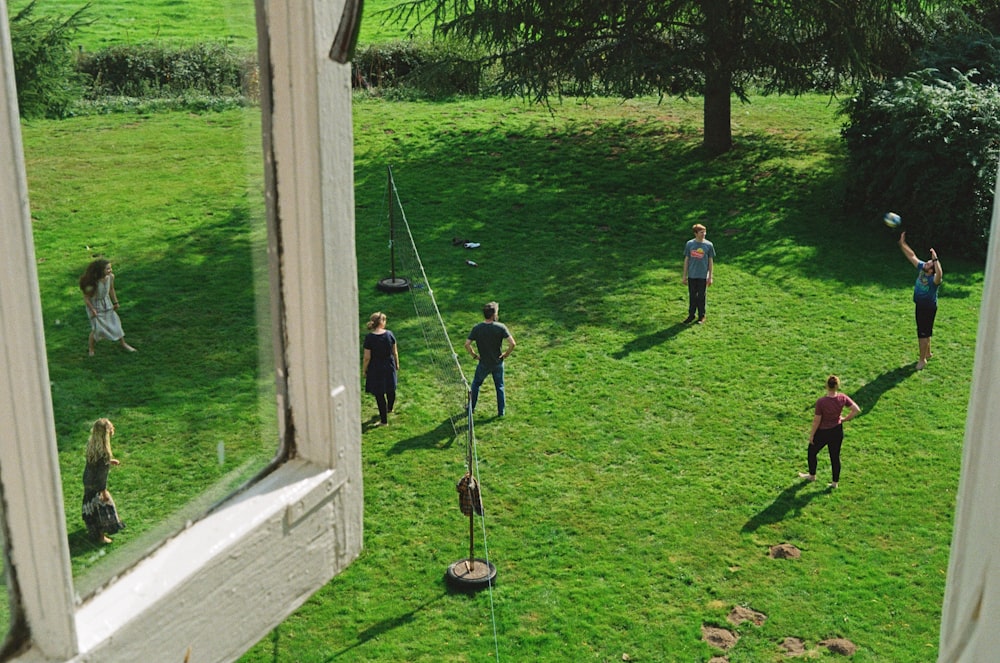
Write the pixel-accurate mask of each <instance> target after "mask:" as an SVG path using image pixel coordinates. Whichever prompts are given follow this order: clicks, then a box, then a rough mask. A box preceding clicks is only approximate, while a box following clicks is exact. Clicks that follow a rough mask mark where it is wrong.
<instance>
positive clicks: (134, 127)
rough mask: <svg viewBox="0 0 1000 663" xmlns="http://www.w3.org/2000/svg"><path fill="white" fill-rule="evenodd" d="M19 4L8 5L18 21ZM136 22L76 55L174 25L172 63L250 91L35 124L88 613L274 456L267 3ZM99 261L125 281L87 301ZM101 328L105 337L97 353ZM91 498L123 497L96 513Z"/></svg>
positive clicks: (145, 15) (106, 108)
mask: <svg viewBox="0 0 1000 663" xmlns="http://www.w3.org/2000/svg"><path fill="white" fill-rule="evenodd" d="M19 7H20V5H19V3H12V10H13V11H16V10H17V9H18V8H19ZM120 7H121V9H120V11H122V12H133V14H131V15H129V16H118V15H116V14H114V13H113V12H111V13H108V12H109V11H110V10H108V11H101V12H99V15H95V16H94V17H93V18H95V19H96V21H95V23H94V25H93V26H87V27H86V28H84V29H82V30H81V32H80V35H79V41H80V42H81V45H80V46H79V57H81V58H86V57H89V56H92V55H94V54H96V53H100V52H101V49H102V48H106V47H107V46H110V45H115V44H123V43H129V44H133V47H136V46H139V47H141V46H142V44H144V43H146V44H150V43H153V37H154V33H153V32H150V34H149V35H148V38H149V41H146V40H145V39H144V35H145V33H144V32H143V28H142V25H144V24H147V23H146V22H151V21H152V22H156V21H158V22H159V24H160V25H169V26H170V35H171V38H170V39H169V40H167V39H159V41H157V42H156V43H155V46H156V48H159V49H161V50H165V51H171V50H172V49H183V48H188V47H197V48H201V49H203V51H204V53H205V54H207V55H205V57H216V58H219V59H220V61H222V60H226V61H230V60H232V61H234V62H236V63H237V67H238V70H239V79H238V80H237V81H236V82H235V83H234V84H232V85H230V86H228V87H227V88H226V89H222V90H216V91H215V92H211V93H209V92H205V91H203V90H198V89H195V88H193V87H192V88H191V89H190V90H186V91H185V90H181V91H178V90H176V89H166V88H164V89H163V90H160V91H158V92H157V93H147V94H145V95H143V96H140V97H136V98H135V99H133V100H131V101H129V100H123V99H121V98H117V99H116V98H111V97H101V98H96V99H92V100H90V101H87V102H85V104H84V105H83V106H82V107H81V108H80V112H79V113H78V114H76V115H75V116H74V117H70V118H68V119H61V120H45V119H35V120H32V121H30V122H22V136H23V142H24V151H25V160H26V168H27V175H28V188H29V197H30V204H31V214H32V223H33V229H34V245H35V254H36V259H37V268H38V278H39V287H40V292H41V299H42V312H43V317H44V322H45V339H46V351H47V355H48V365H49V376H50V379H51V387H52V400H53V410H54V416H55V425H56V434H57V440H58V447H59V456H60V468H61V475H62V489H63V499H64V509H65V514H66V524H67V532H68V534H69V546H70V556H71V562H72V569H73V575H74V584H75V587H76V592H77V594H78V596H81V597H82V596H86V595H87V594H89V593H90V592H92V591H93V590H94V589H95V588H96V587H98V586H100V585H101V584H103V583H104V582H106V581H107V580H108V579H110V578H111V577H112V576H113V575H115V574H116V573H118V572H119V571H121V570H122V569H124V568H126V567H128V566H130V565H131V564H133V563H134V562H135V561H136V560H138V559H139V558H140V557H141V556H142V555H144V554H145V553H147V552H148V551H149V550H151V549H152V548H155V547H156V546H157V545H159V543H160V542H161V541H163V540H164V539H165V538H166V537H168V536H170V535H171V534H173V533H175V532H176V531H178V530H179V529H180V528H182V527H184V525H185V523H186V522H188V521H190V520H192V519H194V518H196V517H198V516H199V515H201V514H203V513H205V512H206V511H207V510H208V509H209V508H211V506H212V505H213V504H214V503H216V502H217V501H219V500H221V499H222V498H224V497H225V496H226V495H228V494H230V493H231V492H232V491H234V490H235V489H237V488H238V487H239V486H241V485H243V484H245V483H246V482H247V481H248V480H249V479H251V478H252V477H253V476H255V475H256V474H258V473H260V472H261V471H263V470H264V469H265V468H266V467H267V465H268V463H269V462H270V461H271V460H272V459H274V458H275V456H276V455H277V453H278V433H277V424H276V405H275V396H274V390H273V385H274V371H273V365H272V347H273V346H272V343H271V339H270V338H269V337H268V334H269V332H270V329H271V324H270V321H269V320H268V316H269V303H268V299H267V292H268V285H267V265H266V258H265V250H266V229H265V211H264V203H263V194H262V189H263V171H262V158H261V138H260V108H259V105H258V103H257V102H258V100H257V99H256V98H254V95H255V92H256V90H255V85H254V71H255V70H254V67H253V61H254V59H255V54H256V44H255V43H254V38H253V36H252V35H253V34H254V7H253V2H252V1H249V0H247V1H246V2H235V1H233V0H228V1H227V0H210V1H207V2H204V3H199V12H196V13H192V15H191V16H186V15H178V14H171V15H169V16H166V15H164V16H159V17H158V16H156V15H155V14H154V13H152V12H151V11H150V10H149V7H150V5H142V4H141V3H139V4H122V5H120ZM37 11H38V12H41V11H42V8H41V6H39V8H38V10H37ZM47 11H52V12H55V13H57V12H58V10H57V9H48V10H47ZM115 11H119V10H115ZM12 13H13V12H12ZM209 15H212V16H216V17H218V19H217V20H213V19H206V17H207V16H209ZM186 20H190V24H189V25H183V22H184V21H186ZM116 26H118V27H116ZM199 30H202V31H207V32H205V34H204V36H202V35H201V34H200V33H199V32H198V31H199ZM191 35H194V36H191ZM161 37H162V34H161ZM151 48H152V47H151ZM138 52H140V53H142V52H144V51H142V50H141V48H140V49H139V51H138ZM177 57H181V56H177ZM161 66H166V65H161ZM191 78H192V80H194V79H195V78H196V76H194V75H192V77H191ZM147 92H148V91H147ZM97 260H106V261H108V262H109V263H110V272H109V273H110V275H111V278H113V281H111V280H110V279H108V278H107V277H102V278H101V279H85V281H84V283H85V285H87V286H88V288H93V289H92V290H90V293H91V295H92V296H91V297H90V298H89V302H88V301H87V300H85V297H84V293H83V292H82V290H81V287H80V279H81V276H82V275H83V274H84V273H85V271H86V270H87V268H88V266H89V265H90V264H92V263H93V262H94V261H97ZM104 273H106V272H102V274H104ZM100 281H103V282H104V283H109V282H111V283H113V288H114V289H113V291H112V290H110V289H105V287H104V286H103V285H101V283H100ZM116 301H117V306H115V302H116ZM94 308H96V309H100V311H99V316H98V317H99V318H100V323H95V324H96V327H92V324H91V318H92V317H95V316H94V314H93V310H92V309H94ZM118 323H120V329H119V328H118V327H117V325H118ZM93 328H96V329H98V330H101V331H98V332H97V340H96V341H95V342H94V344H93V354H91V353H90V350H91V346H90V343H89V335H90V333H91V330H92V329H93ZM105 329H108V330H109V331H108V332H105V331H103V330H105ZM121 333H124V336H123V337H121V338H116V337H117V336H118V335H119V334H121ZM102 335H105V336H110V338H101V336H102ZM132 349H134V351H132ZM102 418H106V419H108V420H109V421H110V422H111V423H112V425H113V427H114V435H113V437H111V439H110V446H111V452H112V457H113V458H114V460H115V461H117V464H111V465H109V466H107V467H106V468H105V469H104V474H106V479H105V477H104V475H102V472H101V471H100V470H99V468H98V467H97V465H99V464H100V463H98V464H97V465H95V466H93V467H92V468H91V471H90V472H88V473H87V474H88V477H87V483H88V487H89V488H90V489H91V490H90V492H89V493H88V492H87V491H86V490H85V479H84V475H85V468H86V467H87V465H88V463H87V445H88V439H89V438H90V435H91V431H92V427H93V426H94V423H95V421H97V420H98V419H102ZM95 474H96V482H97V483H96V484H95V483H94V482H95ZM95 485H100V486H106V489H107V494H101V495H100V496H99V497H98V498H96V500H97V501H94V500H95V498H94V495H95V494H96V493H95V491H94V486H95ZM106 495H110V496H111V499H113V501H114V503H115V505H116V507H117V515H118V518H119V519H120V520H121V522H122V523H123V524H124V526H125V527H124V529H121V530H120V531H114V530H115V529H117V525H115V524H114V517H113V516H109V515H107V513H106V512H107V511H108V509H107V508H106V506H107V505H108V501H107V498H106ZM88 496H89V497H90V498H91V499H90V500H89V502H88V504H89V506H88V507H86V509H87V512H88V514H90V520H89V524H88V523H85V521H84V518H83V511H84V508H85V507H84V502H85V500H86V498H87V497H88ZM98 511H100V512H101V515H100V517H98V516H96V515H94V514H96V513H97V512H98ZM95 523H97V524H96V525H95ZM102 523H103V524H102ZM105 536H106V537H107V538H108V539H111V542H110V543H108V542H105V539H104V537H105Z"/></svg>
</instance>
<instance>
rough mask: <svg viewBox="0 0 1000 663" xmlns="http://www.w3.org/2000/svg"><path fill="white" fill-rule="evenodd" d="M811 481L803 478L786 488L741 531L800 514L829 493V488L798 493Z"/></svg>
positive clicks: (754, 530) (755, 529) (754, 528)
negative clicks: (817, 499) (811, 503)
mask: <svg viewBox="0 0 1000 663" xmlns="http://www.w3.org/2000/svg"><path fill="white" fill-rule="evenodd" d="M811 483H813V482H812V481H805V480H801V481H798V482H796V483H794V484H792V485H791V486H789V487H788V488H785V489H784V490H783V491H781V493H780V494H779V495H778V497H776V498H775V500H774V501H773V502H772V503H771V505H770V506H768V507H767V508H766V509H764V510H763V511H761V512H760V513H758V514H757V515H755V516H754V517H753V518H751V519H750V520H748V521H747V522H746V524H745V525H743V528H742V529H741V530H740V531H741V532H744V533H748V532H756V531H757V530H758V529H760V527H761V526H763V525H773V524H774V523H780V522H781V521H782V520H785V519H786V518H788V517H790V516H791V517H795V516H798V515H799V514H800V513H801V512H802V509H804V508H805V506H806V505H807V504H809V502H811V501H812V500H814V499H815V498H816V497H819V496H820V495H827V494H829V492H830V491H829V490H825V491H815V490H814V491H810V492H808V493H806V494H804V495H799V494H798V492H799V491H800V490H802V489H803V488H805V487H806V486H808V485H809V484H811Z"/></svg>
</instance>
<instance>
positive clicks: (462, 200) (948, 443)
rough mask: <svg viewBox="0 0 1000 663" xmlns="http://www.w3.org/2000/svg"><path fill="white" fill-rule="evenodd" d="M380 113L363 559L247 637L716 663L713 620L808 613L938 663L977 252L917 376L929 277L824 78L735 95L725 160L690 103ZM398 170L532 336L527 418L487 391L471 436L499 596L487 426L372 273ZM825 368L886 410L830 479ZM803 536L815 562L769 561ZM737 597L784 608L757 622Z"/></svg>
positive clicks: (446, 272) (954, 265)
mask: <svg viewBox="0 0 1000 663" xmlns="http://www.w3.org/2000/svg"><path fill="white" fill-rule="evenodd" d="M355 118H356V122H355V128H356V164H357V167H356V172H357V227H358V238H359V239H358V255H359V280H360V287H361V310H360V311H359V321H360V320H363V319H366V318H367V316H368V314H369V313H370V312H372V311H374V310H382V311H385V312H386V313H387V315H388V317H389V328H390V329H392V330H393V331H394V332H395V333H396V335H397V337H398V338H399V341H400V345H401V354H402V371H401V387H400V402H399V405H398V407H397V410H398V413H397V414H396V416H395V418H394V419H393V420H392V421H391V425H390V426H388V427H386V428H379V429H374V430H368V431H366V432H365V434H364V463H365V489H366V490H365V494H366V538H365V552H364V554H363V556H362V558H361V559H360V560H359V561H358V562H357V563H355V564H354V565H353V566H352V567H351V568H349V569H348V570H347V571H346V572H345V573H344V574H342V575H341V576H339V577H338V578H336V579H335V580H334V581H333V582H331V583H330V584H329V586H327V587H326V588H324V589H323V590H321V591H320V592H319V593H317V594H316V595H315V596H314V597H313V598H312V599H310V601H309V602H308V603H307V604H306V606H305V607H303V608H302V609H301V610H299V611H298V612H296V613H295V614H294V615H293V616H292V617H290V618H289V619H288V620H287V621H286V622H285V623H284V624H283V625H282V626H280V627H279V628H278V629H276V630H275V631H274V633H272V635H271V636H270V637H269V638H267V639H265V641H263V642H261V643H260V644H259V645H258V646H257V647H256V648H254V649H253V650H251V651H250V652H249V653H248V654H247V655H246V656H245V657H244V659H243V660H244V661H289V662H291V661H370V660H379V661H401V660H406V661H441V660H448V661H480V660H487V659H490V658H492V657H494V656H496V654H497V653H498V654H499V658H500V660H509V661H522V660H540V661H577V660H599V661H613V660H615V661H616V660H623V655H626V654H627V655H628V657H629V658H630V659H631V660H633V661H706V660H708V659H709V658H710V657H711V656H712V655H713V653H714V654H720V653H721V652H720V651H719V650H715V649H713V648H712V647H710V646H708V645H707V644H705V643H704V642H702V635H701V629H702V627H703V626H704V625H714V626H723V627H728V628H730V629H731V630H733V631H735V632H737V633H738V634H739V635H740V636H741V639H740V640H739V642H738V644H737V645H736V646H735V647H734V648H733V649H732V650H731V651H730V652H729V653H728V656H729V660H730V661H733V662H735V661H746V662H750V661H753V662H759V661H765V660H778V658H779V651H780V650H779V644H780V643H781V642H782V640H783V639H784V638H786V637H797V638H801V639H802V640H803V641H804V643H805V646H806V647H807V648H808V649H811V650H815V649H816V648H817V647H818V642H819V641H821V640H824V639H828V638H833V637H844V638H848V639H850V640H852V641H853V642H854V643H855V644H856V645H857V646H858V647H859V651H858V653H857V654H856V655H855V656H854V657H853V659H852V660H855V661H895V662H905V661H913V662H919V661H927V660H933V658H934V657H935V654H936V646H937V640H938V627H939V616H940V609H941V600H942V596H943V588H944V580H945V573H946V567H947V560H948V545H949V540H950V535H951V519H952V511H953V508H954V500H955V493H956V488H957V481H958V470H959V458H960V454H961V445H962V436H963V426H964V420H965V411H966V404H967V400H968V387H967V385H968V384H969V378H970V375H971V366H972V356H973V351H974V344H975V330H976V323H977V316H978V308H979V302H980V294H981V287H982V270H981V267H980V266H977V265H970V264H964V263H960V262H956V261H949V262H945V263H944V264H945V269H946V277H945V278H946V285H945V286H944V288H943V290H942V300H941V313H940V315H939V318H938V327H937V332H938V333H937V336H936V339H935V349H936V357H935V359H934V360H933V361H932V364H931V366H930V367H929V368H928V369H927V370H926V371H924V372H921V373H916V372H914V371H913V364H914V361H915V359H916V340H915V338H914V332H913V322H912V315H913V313H912V303H911V301H910V296H911V292H912V282H913V278H914V272H913V269H912V268H911V267H910V266H909V264H908V263H907V261H906V260H905V258H904V257H903V256H902V254H901V253H900V252H899V249H898V247H897V246H896V244H895V239H896V238H895V236H894V234H893V233H891V232H890V231H888V230H887V229H886V228H884V227H883V226H882V225H881V222H880V217H881V213H882V210H872V214H871V215H870V217H869V218H845V217H844V216H843V215H842V214H841V213H840V212H839V211H838V210H839V209H840V208H841V189H840V181H841V173H842V168H843V165H844V161H843V153H842V147H841V145H840V143H839V140H838V125H837V122H836V119H835V117H834V114H833V112H832V108H831V107H829V106H828V105H827V103H826V100H825V99H823V98H819V97H806V98H803V99H800V100H789V99H783V100H776V99H757V100H755V102H754V104H753V105H751V106H748V107H737V113H736V114H735V116H734V126H735V129H736V132H737V141H736V142H737V149H736V150H735V151H734V152H733V153H731V154H728V155H726V156H724V157H721V158H719V159H715V160H707V159H705V158H704V155H703V153H702V152H701V149H700V147H699V142H700V136H699V133H698V126H699V122H700V108H699V107H698V106H697V105H688V104H684V103H681V102H668V103H665V104H662V105H657V104H655V103H652V102H647V101H640V102H633V103H627V104H620V103H616V102H610V101H605V102H597V103H595V104H593V105H589V104H582V103H577V102H569V103H566V104H564V105H561V106H559V107H558V108H557V110H556V114H555V115H554V116H553V115H550V114H548V113H547V112H546V111H544V110H542V109H538V108H534V107H528V106H524V105H520V104H518V103H516V102H499V101H474V102H464V103H455V104H441V105H435V104H388V103H382V102H378V101H370V100H359V101H358V103H356V105H355ZM386 165H391V166H392V168H393V171H394V174H395V177H396V181H397V185H398V186H399V187H400V197H401V199H402V201H403V204H404V206H405V209H406V214H407V218H408V220H409V223H410V224H411V226H412V228H413V232H414V234H415V238H416V242H417V244H418V248H419V250H420V252H421V258H422V261H423V264H424V267H425V268H426V271H427V274H428V278H429V280H430V283H431V286H432V287H433V288H434V292H435V296H436V299H437V302H438V304H439V306H440V309H441V312H442V315H443V318H444V321H445V324H446V325H447V331H448V333H449V335H450V337H451V338H452V340H453V342H454V343H455V344H456V345H459V344H460V343H461V342H462V340H463V339H464V338H465V334H466V333H467V331H468V329H469V328H471V326H472V325H473V324H474V323H475V322H477V321H478V320H479V318H480V314H479V310H480V307H481V305H482V303H483V302H484V301H488V300H489V299H494V298H495V299H497V300H499V301H500V302H501V319H502V320H504V321H505V322H506V323H507V324H508V325H510V328H511V330H512V332H513V333H514V335H515V337H516V338H517V340H518V349H517V351H516V352H515V354H514V355H513V357H512V358H511V360H510V362H509V365H508V369H507V380H508V417H507V418H505V419H504V420H495V419H492V418H491V417H490V411H491V408H492V406H493V403H494V401H493V394H492V389H491V388H490V386H489V383H487V385H486V388H485V389H484V392H483V395H482V398H481V407H480V414H481V416H482V420H481V421H480V422H479V424H478V426H477V429H476V431H477V435H476V437H477V457H478V464H479V470H480V478H481V479H482V482H483V490H484V499H485V503H486V511H487V516H486V518H485V531H486V539H487V540H486V543H487V545H488V549H489V554H490V558H491V560H492V561H493V562H494V563H495V564H496V566H497V568H498V580H499V582H498V585H497V587H496V588H495V591H494V592H493V593H492V595H491V594H488V593H482V594H479V595H477V596H474V597H466V596H457V595H452V594H449V593H448V592H447V591H446V589H445V586H444V583H443V580H442V576H443V573H444V571H445V570H446V569H447V567H448V565H449V564H450V563H451V562H453V561H456V560H458V559H461V558H462V557H463V556H464V555H465V554H466V553H467V546H468V536H467V531H466V529H467V526H466V520H465V519H464V518H463V517H462V516H461V514H460V512H459V510H458V508H457V504H456V499H457V493H456V492H455V488H454V485H455V482H456V481H457V480H458V479H459V478H460V477H461V475H462V472H463V469H464V461H465V455H464V454H465V444H464V440H463V439H462V438H461V437H459V438H455V436H454V435H453V434H452V430H451V427H450V425H448V424H447V417H448V415H450V414H453V412H452V411H449V410H448V409H447V408H441V407H439V406H438V405H437V402H438V399H437V394H438V392H440V391H442V390H443V387H442V386H441V385H440V384H438V383H436V382H435V381H434V378H433V376H434V375H435V374H434V372H433V371H432V370H431V369H430V367H429V361H428V360H427V358H426V357H427V355H428V354H432V353H438V359H439V360H440V359H442V357H441V356H440V351H439V350H437V349H436V348H428V347H427V346H426V344H425V343H424V341H423V338H424V336H423V333H422V331H421V329H420V323H418V321H417V320H415V319H414V314H413V304H412V302H411V300H410V298H409V297H407V296H406V295H385V294H381V293H379V292H377V291H376V290H375V288H374V285H375V283H376V282H377V281H378V279H380V278H382V277H385V276H387V275H388V271H389V256H388V252H387V250H386V238H387V234H388V228H387V223H386V221H385V219H384V214H385V205H384V203H383V202H382V200H383V196H384V195H385V167H386ZM696 221H702V222H704V223H706V225H708V227H709V235H708V236H709V238H710V239H712V240H714V241H715V243H716V247H717V250H718V254H719V258H718V263H717V268H716V283H715V285H713V286H712V287H711V288H710V290H709V313H708V322H707V324H706V325H704V326H692V327H685V326H682V325H681V324H680V320H681V319H682V318H683V317H684V315H685V314H686V289H685V288H684V287H683V286H682V285H681V283H680V266H681V249H682V247H683V243H684V241H685V240H686V239H688V238H689V237H690V230H689V229H690V226H691V224H692V223H694V222H696ZM456 236H460V237H463V238H467V239H471V240H473V241H477V242H480V243H481V244H482V246H481V247H480V248H479V249H476V250H475V252H470V251H467V250H464V249H461V248H456V247H453V246H452V245H451V239H452V238H453V237H456ZM909 239H911V240H912V241H913V242H914V244H915V248H917V250H918V251H919V252H920V253H921V254H926V251H927V249H928V247H929V245H930V244H929V242H931V241H932V239H933V238H927V237H910V238H909ZM470 257H472V258H474V259H475V261H476V262H478V264H479V265H480V267H479V268H478V269H473V268H470V267H468V266H467V265H466V264H465V260H466V259H467V258H470ZM942 260H943V261H944V260H945V257H944V256H942ZM459 350H460V348H459ZM459 357H462V363H463V366H464V371H465V374H466V375H467V376H469V377H470V378H471V374H472V370H473V365H472V363H471V362H470V361H469V360H467V359H465V355H464V354H463V353H462V352H461V351H459ZM830 373H836V374H838V375H840V376H841V377H842V378H843V380H844V387H845V391H846V392H847V393H849V394H851V395H852V396H853V397H854V398H855V399H856V400H857V401H858V403H859V404H860V405H861V406H862V408H863V410H864V414H863V416H862V417H860V418H859V419H857V420H856V421H855V422H852V423H851V424H848V425H847V438H846V443H845V447H844V471H843V476H842V480H841V488H840V489H839V490H837V491H836V492H828V491H827V490H826V489H825V485H826V483H827V481H828V480H829V478H828V477H829V465H828V461H827V460H826V459H825V458H823V459H821V463H820V478H821V479H822V481H821V482H817V483H816V484H804V483H802V482H800V481H799V480H798V478H797V472H798V471H801V470H804V469H805V450H806V436H807V431H808V429H809V423H810V421H811V416H812V404H813V402H814V400H815V399H816V398H817V397H819V396H820V395H822V393H823V389H822V385H823V382H824V380H825V378H826V376H827V375H828V374H830ZM363 407H364V415H365V416H364V419H365V420H366V421H367V420H369V418H370V417H372V416H374V414H375V410H374V403H373V402H372V401H371V399H370V398H367V397H366V400H365V401H364V404H363ZM459 407H460V404H458V405H456V407H455V408H454V409H459ZM479 534H480V535H481V533H479ZM779 543H791V544H793V545H795V546H797V547H798V548H800V549H801V550H802V558H801V559H799V560H794V561H789V560H774V559H770V558H769V557H768V554H767V553H768V548H769V547H770V546H772V545H775V544H779ZM734 606H746V607H749V608H752V609H754V610H757V611H760V612H762V613H764V614H765V615H766V616H767V620H766V622H765V623H764V624H763V625H762V626H753V625H750V624H749V623H744V624H742V625H740V626H738V627H734V626H731V625H729V624H728V623H727V622H726V616H727V614H728V613H729V611H730V610H731V609H732V608H733V607H734Z"/></svg>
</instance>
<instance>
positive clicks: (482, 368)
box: [465, 302, 517, 417]
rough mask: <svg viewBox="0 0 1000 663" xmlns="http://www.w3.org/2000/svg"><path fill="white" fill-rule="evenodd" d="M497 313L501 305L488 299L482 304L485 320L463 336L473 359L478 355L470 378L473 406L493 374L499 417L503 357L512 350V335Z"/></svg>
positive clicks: (498, 414)
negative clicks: (466, 336) (487, 377)
mask: <svg viewBox="0 0 1000 663" xmlns="http://www.w3.org/2000/svg"><path fill="white" fill-rule="evenodd" d="M499 315H500V305H499V304H497V303H496V302H490V303H488V304H486V306H484V307H483V318H484V320H483V321H482V322H480V323H479V324H477V325H476V326H475V327H473V328H472V331H470V332H469V337H468V338H467V339H465V350H466V352H468V353H469V354H470V355H472V358H473V359H478V360H479V363H478V364H476V374H475V376H474V377H473V378H472V385H471V387H470V398H471V399H472V409H473V410H475V409H476V402H477V401H478V400H479V388H480V387H481V386H483V382H484V381H485V380H486V376H487V375H492V376H493V386H494V387H496V390H497V416H500V417H502V416H503V415H504V411H505V408H506V400H505V398H504V385H503V360H504V359H506V358H507V357H509V356H510V353H511V352H513V351H514V346H515V345H517V343H515V342H514V337H513V336H512V335H511V333H510V330H508V329H507V327H506V326H505V325H504V324H502V323H500V322H498V321H497V318H498V317H499ZM505 339H506V341H507V351H506V352H504V351H503V342H504V340H505ZM473 342H475V343H476V350H473V349H472V343H473Z"/></svg>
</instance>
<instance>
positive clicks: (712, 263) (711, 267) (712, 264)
mask: <svg viewBox="0 0 1000 663" xmlns="http://www.w3.org/2000/svg"><path fill="white" fill-rule="evenodd" d="M713 271H715V258H712V257H709V258H708V282H707V285H712V272H713Z"/></svg>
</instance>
